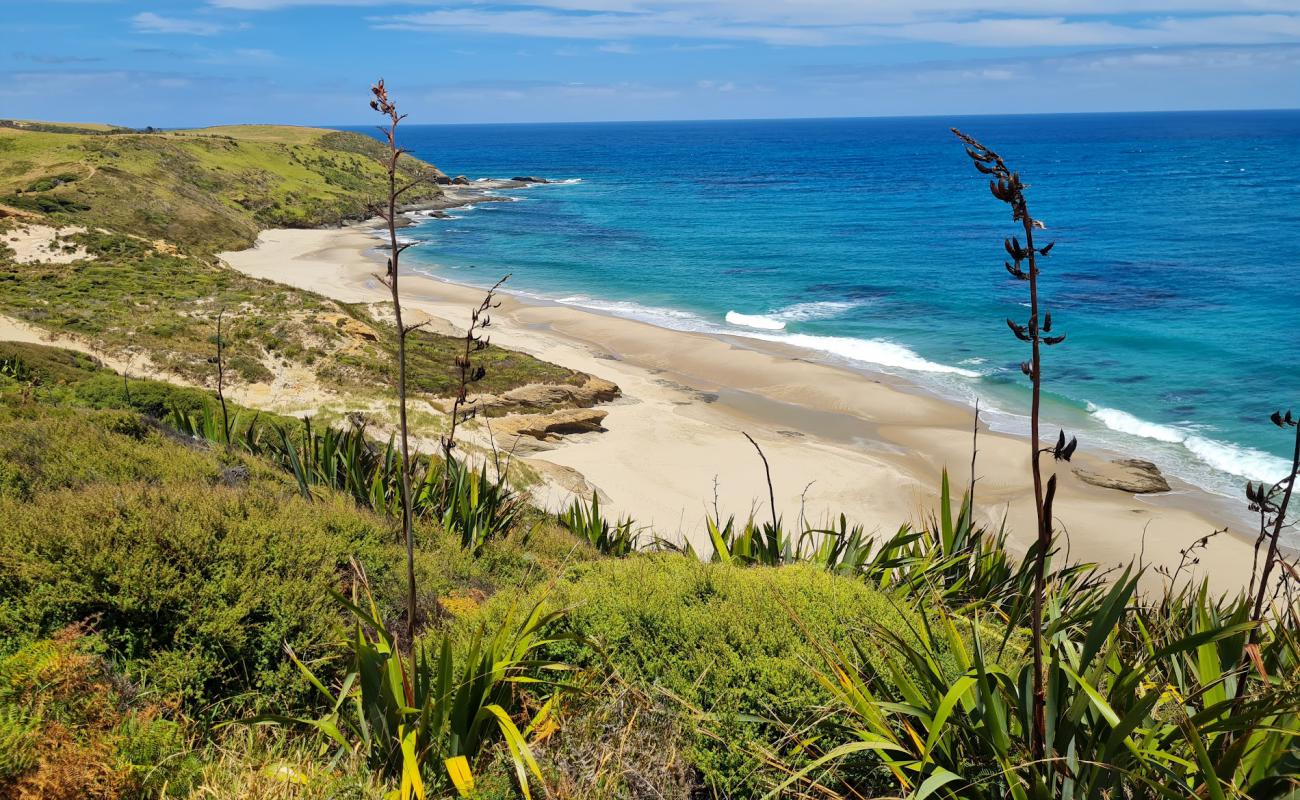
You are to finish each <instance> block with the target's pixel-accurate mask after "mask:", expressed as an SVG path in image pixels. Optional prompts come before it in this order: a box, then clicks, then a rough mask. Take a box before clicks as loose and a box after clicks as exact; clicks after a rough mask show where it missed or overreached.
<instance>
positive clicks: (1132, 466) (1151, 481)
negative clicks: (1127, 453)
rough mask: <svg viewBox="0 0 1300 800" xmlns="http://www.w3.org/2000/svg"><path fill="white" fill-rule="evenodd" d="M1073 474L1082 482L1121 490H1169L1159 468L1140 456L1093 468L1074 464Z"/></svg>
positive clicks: (1134, 491) (1148, 492) (1140, 492)
mask: <svg viewBox="0 0 1300 800" xmlns="http://www.w3.org/2000/svg"><path fill="white" fill-rule="evenodd" d="M1074 474H1075V475H1078V476H1079V480H1081V481H1083V482H1084V483H1091V484H1092V485H1093V486H1100V487H1102V488H1105V489H1117V490H1119V491H1121V492H1131V493H1133V494H1155V493H1158V492H1167V491H1169V481H1167V480H1165V476H1164V475H1162V474H1160V468H1159V467H1157V466H1156V465H1155V464H1152V463H1151V462H1150V461H1144V460H1142V459H1140V458H1120V459H1116V460H1115V461H1111V462H1110V463H1108V464H1101V465H1098V466H1097V468H1095V469H1094V468H1093V467H1090V466H1084V465H1082V464H1076V465H1075V467H1074Z"/></svg>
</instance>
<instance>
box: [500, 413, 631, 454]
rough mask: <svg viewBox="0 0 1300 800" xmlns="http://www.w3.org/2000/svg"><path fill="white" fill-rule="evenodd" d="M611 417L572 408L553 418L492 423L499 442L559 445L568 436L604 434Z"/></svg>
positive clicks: (506, 419)
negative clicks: (517, 440)
mask: <svg viewBox="0 0 1300 800" xmlns="http://www.w3.org/2000/svg"><path fill="white" fill-rule="evenodd" d="M608 413H609V412H607V411H601V410H598V409H594V408H569V409H563V410H561V411H553V412H551V413H550V414H512V415H511V416H508V417H501V418H499V419H494V420H492V432H493V435H495V436H496V438H497V441H499V442H509V441H510V440H511V439H514V438H516V437H519V436H528V437H531V438H533V439H537V440H538V441H543V442H556V441H559V439H560V437H561V436H565V435H568V434H574V433H601V432H603V431H604V430H605V426H604V422H605V416H606V415H607V414H608ZM507 446H508V445H507Z"/></svg>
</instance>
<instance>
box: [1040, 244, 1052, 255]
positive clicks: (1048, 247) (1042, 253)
mask: <svg viewBox="0 0 1300 800" xmlns="http://www.w3.org/2000/svg"><path fill="white" fill-rule="evenodd" d="M1053 247H1056V242H1052V243H1050V244H1049V245H1047V247H1044V248H1042V249H1041V250H1039V251H1038V252H1039V253H1040V254H1041V255H1047V254H1048V253H1050V252H1051V251H1052V248H1053Z"/></svg>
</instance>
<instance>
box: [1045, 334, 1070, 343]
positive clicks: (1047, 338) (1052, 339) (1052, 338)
mask: <svg viewBox="0 0 1300 800" xmlns="http://www.w3.org/2000/svg"><path fill="white" fill-rule="evenodd" d="M1064 341H1065V334H1061V335H1060V336H1044V337H1043V344H1045V345H1048V346H1051V345H1054V344H1060V343H1061V342H1064Z"/></svg>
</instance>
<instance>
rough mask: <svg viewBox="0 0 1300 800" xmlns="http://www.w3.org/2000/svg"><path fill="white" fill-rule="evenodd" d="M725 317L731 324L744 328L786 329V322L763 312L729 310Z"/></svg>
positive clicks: (761, 329) (763, 329)
mask: <svg viewBox="0 0 1300 800" xmlns="http://www.w3.org/2000/svg"><path fill="white" fill-rule="evenodd" d="M725 319H726V320H727V322H728V323H729V324H731V325H739V326H740V327H742V328H754V329H756V330H760V331H783V330H785V322H783V321H782V320H779V319H772V318H771V317H766V316H763V315H762V314H741V313H739V312H737V311H728V312H727V316H726V317H725Z"/></svg>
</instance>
